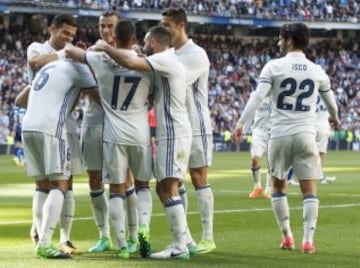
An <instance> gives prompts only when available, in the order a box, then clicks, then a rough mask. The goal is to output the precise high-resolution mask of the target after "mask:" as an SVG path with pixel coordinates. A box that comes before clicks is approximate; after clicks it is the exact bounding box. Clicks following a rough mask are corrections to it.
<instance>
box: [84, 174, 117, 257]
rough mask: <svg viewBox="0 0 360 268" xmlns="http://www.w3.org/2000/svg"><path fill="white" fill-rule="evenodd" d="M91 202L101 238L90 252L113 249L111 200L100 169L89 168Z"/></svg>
mask: <svg viewBox="0 0 360 268" xmlns="http://www.w3.org/2000/svg"><path fill="white" fill-rule="evenodd" d="M87 173H88V177H89V186H90V202H91V210H92V215H93V217H94V220H95V223H96V226H97V228H98V230H99V240H98V241H97V243H96V244H95V245H94V246H93V247H91V248H90V249H89V252H102V251H105V250H110V249H112V242H111V237H110V224H109V202H108V199H107V198H106V196H105V189H104V185H103V182H102V172H101V171H100V170H88V171H87Z"/></svg>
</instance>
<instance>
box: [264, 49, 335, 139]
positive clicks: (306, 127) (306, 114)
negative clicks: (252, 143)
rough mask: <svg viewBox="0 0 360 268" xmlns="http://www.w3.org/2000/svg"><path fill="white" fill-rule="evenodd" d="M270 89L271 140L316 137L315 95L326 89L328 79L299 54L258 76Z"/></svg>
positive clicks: (280, 60) (284, 59) (266, 69)
mask: <svg viewBox="0 0 360 268" xmlns="http://www.w3.org/2000/svg"><path fill="white" fill-rule="evenodd" d="M260 80H261V81H263V82H264V81H267V82H268V83H271V84H272V88H271V102H272V107H271V117H270V120H271V123H272V127H271V137H280V136H285V135H290V134H295V133H300V132H311V133H314V134H315V133H316V126H315V123H316V122H315V121H316V115H315V110H316V99H317V95H318V91H319V89H320V90H323V91H324V90H328V89H330V82H329V78H328V76H327V75H326V74H325V72H324V71H323V70H322V69H321V67H320V66H319V65H316V64H314V63H313V62H311V61H310V60H308V59H307V58H306V57H305V54H303V53H301V52H289V53H288V54H287V55H286V56H285V57H283V58H280V59H276V60H273V61H271V62H269V63H268V64H267V65H266V66H265V67H264V69H263V71H262V73H261V75H260Z"/></svg>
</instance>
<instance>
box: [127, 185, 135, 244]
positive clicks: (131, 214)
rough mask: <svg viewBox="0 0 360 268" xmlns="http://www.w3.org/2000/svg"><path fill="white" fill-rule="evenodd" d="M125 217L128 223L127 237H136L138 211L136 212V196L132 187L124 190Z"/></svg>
mask: <svg viewBox="0 0 360 268" xmlns="http://www.w3.org/2000/svg"><path fill="white" fill-rule="evenodd" d="M125 202H126V215H127V223H128V231H129V237H131V238H136V237H137V229H138V211H137V196H136V193H135V188H134V186H131V187H130V188H128V189H126V199H125Z"/></svg>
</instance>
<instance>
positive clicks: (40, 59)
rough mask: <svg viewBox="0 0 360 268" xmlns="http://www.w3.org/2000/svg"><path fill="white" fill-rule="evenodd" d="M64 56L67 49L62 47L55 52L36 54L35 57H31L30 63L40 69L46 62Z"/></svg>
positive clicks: (32, 66)
mask: <svg viewBox="0 0 360 268" xmlns="http://www.w3.org/2000/svg"><path fill="white" fill-rule="evenodd" d="M64 57H65V51H64V50H63V49H62V50H59V51H56V52H54V53H50V54H43V55H38V56H34V57H33V58H31V59H29V65H30V67H31V68H33V69H40V68H41V67H43V66H44V65H45V64H47V63H49V62H51V61H54V60H58V59H60V58H64Z"/></svg>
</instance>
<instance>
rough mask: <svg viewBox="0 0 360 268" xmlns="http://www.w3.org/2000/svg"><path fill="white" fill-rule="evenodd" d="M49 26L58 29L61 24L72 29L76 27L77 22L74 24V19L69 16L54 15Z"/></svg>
mask: <svg viewBox="0 0 360 268" xmlns="http://www.w3.org/2000/svg"><path fill="white" fill-rule="evenodd" d="M51 24H52V25H54V26H55V27H56V28H60V27H61V26H62V25H63V24H68V25H71V26H73V27H77V22H76V19H75V17H73V16H72V15H70V14H60V15H56V16H55V17H54V18H53V19H52V21H51Z"/></svg>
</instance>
